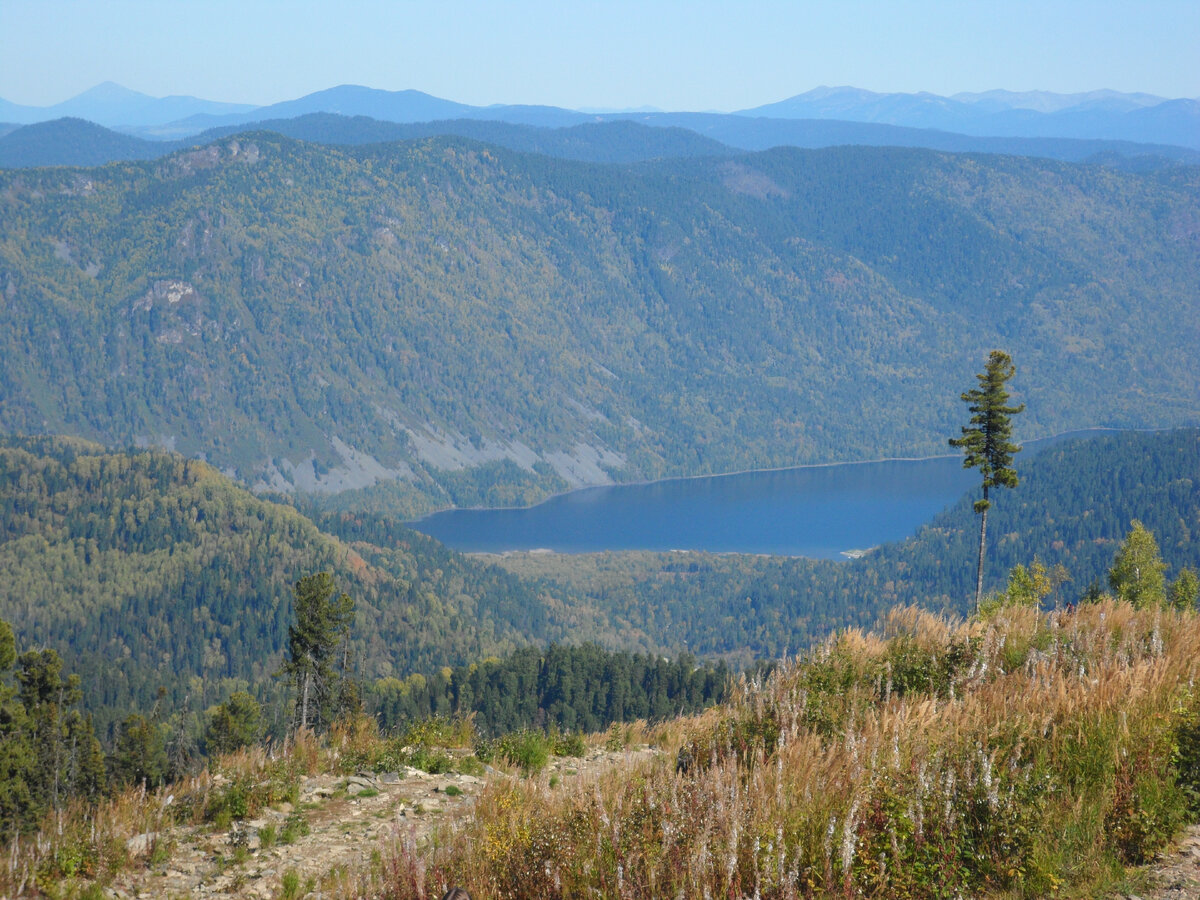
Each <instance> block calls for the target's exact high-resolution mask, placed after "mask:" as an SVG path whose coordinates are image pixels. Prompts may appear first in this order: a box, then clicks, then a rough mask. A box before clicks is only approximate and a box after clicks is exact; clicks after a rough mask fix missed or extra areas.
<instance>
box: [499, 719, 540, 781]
mask: <svg viewBox="0 0 1200 900" xmlns="http://www.w3.org/2000/svg"><path fill="white" fill-rule="evenodd" d="M498 750H499V754H500V755H501V756H503V757H504V758H505V759H506V760H508V761H509V762H510V763H512V764H513V765H515V766H518V767H520V769H521V771H522V772H524V773H525V774H526V775H531V774H533V773H535V772H540V771H542V769H544V768H545V767H546V763H547V762H549V761H550V739H549V738H548V737H546V735H544V734H542V733H541V732H540V731H531V730H523V731H514V732H512V733H510V734H506V735H504V737H502V738H500V741H499V747H498Z"/></svg>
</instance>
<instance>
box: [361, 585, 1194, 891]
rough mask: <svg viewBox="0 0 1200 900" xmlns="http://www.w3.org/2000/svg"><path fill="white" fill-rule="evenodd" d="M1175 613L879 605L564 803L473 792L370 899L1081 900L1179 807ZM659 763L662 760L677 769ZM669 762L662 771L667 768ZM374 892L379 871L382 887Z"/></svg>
mask: <svg viewBox="0 0 1200 900" xmlns="http://www.w3.org/2000/svg"><path fill="white" fill-rule="evenodd" d="M1197 651H1200V619H1198V618H1197V616H1196V615H1195V614H1192V613H1186V614H1177V613H1173V612H1169V611H1161V610H1146V611H1135V610H1133V609H1132V608H1131V607H1129V606H1128V605H1125V604H1120V603H1116V602H1111V601H1108V602H1102V603H1099V604H1096V605H1093V606H1085V607H1081V608H1079V609H1078V610H1074V611H1072V612H1055V613H1050V614H1044V613H1041V612H1039V611H1037V610H1035V609H1032V608H1025V607H1016V606H1010V607H1001V608H1000V609H998V610H995V611H993V612H992V613H991V615H990V618H989V620H988V621H972V622H961V621H950V620H947V619H944V618H940V617H937V616H933V615H931V614H929V613H926V612H922V611H920V610H917V609H912V608H908V609H900V610H896V611H895V612H893V614H892V615H891V616H890V617H889V618H888V620H887V622H886V623H885V625H884V627H883V629H882V634H881V635H878V636H877V635H871V634H864V633H862V632H859V631H849V632H845V633H842V634H839V635H836V636H834V637H832V638H831V639H829V640H828V641H827V642H825V643H824V644H823V645H822V646H821V647H819V648H817V649H816V650H815V651H814V652H813V653H812V654H811V655H810V656H809V657H808V658H807V659H805V660H801V661H792V662H790V663H786V664H784V665H783V666H782V667H781V668H780V669H779V670H778V671H777V672H775V673H774V675H773V676H772V677H770V678H769V679H768V680H767V681H766V682H765V683H762V684H758V683H752V682H743V683H742V684H741V685H739V689H738V691H737V692H736V697H735V699H734V700H733V701H731V702H730V703H729V704H728V705H726V706H725V707H722V708H720V709H717V710H710V711H708V712H706V713H704V714H702V715H700V716H696V717H693V718H690V719H686V720H677V721H674V722H670V723H665V724H663V725H660V726H657V727H655V728H652V729H650V730H649V732H648V733H647V737H648V738H649V739H650V740H652V741H653V742H654V743H655V744H656V745H658V746H660V747H662V748H664V749H667V750H669V751H672V753H669V754H668V755H667V756H666V758H665V759H660V760H659V761H657V762H654V763H649V764H645V765H642V766H640V767H637V768H635V769H631V770H617V771H613V772H611V773H609V774H607V775H605V776H602V777H599V778H597V779H594V780H592V781H590V782H586V783H583V784H581V785H579V786H577V787H576V788H575V789H574V790H571V791H569V792H568V791H564V790H562V789H561V788H559V789H556V790H551V789H550V788H549V786H548V784H547V783H546V782H545V781H539V780H537V779H529V780H527V781H525V782H522V783H519V784H511V783H504V784H497V785H492V786H490V787H489V788H488V790H487V791H486V792H485V793H484V794H483V796H482V797H481V799H480V802H479V806H478V808H477V810H476V813H475V815H474V816H473V817H472V819H471V820H470V821H467V822H465V823H463V824H462V825H461V826H459V827H456V828H454V829H449V830H447V831H445V832H444V833H442V834H440V835H438V837H437V839H436V840H435V841H433V842H431V843H430V845H429V846H427V847H422V848H416V847H412V846H399V845H398V846H397V847H395V848H393V850H392V855H391V856H390V857H389V859H388V861H387V862H386V864H385V866H384V869H383V875H384V876H386V873H388V872H391V873H393V874H395V873H401V872H409V873H411V872H414V871H417V870H418V869H419V870H420V872H421V873H422V875H421V879H420V883H419V884H418V882H417V881H416V880H414V879H413V878H411V877H410V878H401V877H393V878H392V879H391V880H390V881H389V880H388V879H387V877H383V882H382V883H381V885H380V887H381V889H385V892H386V895H387V896H390V897H395V898H408V897H428V896H435V895H436V893H437V891H438V890H440V889H442V888H443V887H444V886H445V885H447V884H450V883H459V884H465V885H466V886H467V887H468V888H470V889H471V890H472V891H473V893H475V894H476V895H478V896H482V897H488V898H503V897H512V898H517V897H520V898H540V897H547V898H559V897H589V896H601V897H675V896H682V897H763V898H767V897H779V898H791V897H814V896H879V897H940V896H955V895H963V896H970V895H981V894H988V893H997V894H1006V895H1010V896H1042V895H1046V894H1050V893H1055V892H1067V893H1069V892H1070V891H1075V892H1077V893H1078V894H1081V895H1086V893H1087V892H1088V891H1090V890H1093V889H1095V888H1096V886H1097V885H1100V884H1103V883H1104V882H1105V880H1106V879H1109V878H1111V877H1112V875H1113V873H1114V872H1117V871H1120V867H1121V865H1122V864H1127V863H1134V862H1139V861H1141V860H1142V859H1144V858H1146V856H1147V855H1148V854H1150V853H1152V852H1153V851H1154V850H1155V849H1156V848H1157V847H1158V846H1161V844H1162V843H1163V842H1164V841H1166V840H1167V839H1168V838H1169V836H1170V835H1171V833H1172V832H1173V831H1174V830H1175V829H1176V828H1177V827H1178V826H1179V825H1180V824H1181V822H1182V821H1183V819H1184V816H1185V815H1186V814H1188V802H1189V797H1188V796H1187V795H1186V793H1185V792H1184V790H1183V788H1182V786H1181V783H1180V781H1181V779H1182V781H1183V782H1185V783H1186V782H1187V779H1188V778H1194V777H1196V776H1197V775H1200V773H1196V772H1181V771H1180V768H1179V767H1180V760H1179V758H1178V756H1179V754H1178V752H1177V746H1176V743H1177V738H1178V735H1179V733H1180V732H1179V730H1178V729H1179V726H1180V723H1181V722H1182V721H1184V719H1185V718H1186V716H1187V715H1192V714H1194V711H1195V708H1196V701H1195V700H1194V699H1193V697H1192V694H1191V691H1190V685H1191V684H1192V683H1193V681H1194V677H1195V674H1196V667H1197V663H1198V661H1200V653H1198V652H1197ZM675 751H679V755H678V757H676V756H675V755H674V752H675ZM676 759H678V760H680V764H679V765H676V764H675V761H676ZM381 877H382V876H381Z"/></svg>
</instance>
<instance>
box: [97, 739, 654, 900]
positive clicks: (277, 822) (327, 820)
mask: <svg viewBox="0 0 1200 900" xmlns="http://www.w3.org/2000/svg"><path fill="white" fill-rule="evenodd" d="M655 753H656V751H654V750H651V749H649V748H647V747H639V748H635V749H630V750H625V751H621V752H616V753H612V752H604V751H599V750H593V751H591V752H589V754H588V755H587V756H586V757H584V758H580V759H576V758H570V757H564V758H557V757H556V758H553V759H552V760H551V762H550V764H549V766H547V768H546V771H545V773H544V777H550V776H557V777H558V778H559V780H560V781H562V782H563V783H564V784H566V783H568V780H573V779H574V778H576V777H586V776H587V775H589V774H594V773H596V772H598V771H600V770H601V769H603V768H606V767H608V766H610V765H613V764H620V765H622V766H628V765H634V764H636V763H635V760H636V759H638V758H648V757H651V756H653V755H654V754H655ZM511 777H514V776H511V775H506V774H504V773H501V772H496V771H494V770H493V771H491V772H490V774H487V775H485V776H484V777H482V778H476V777H474V776H470V775H457V774H447V775H429V774H427V773H425V772H420V771H418V770H416V769H406V770H405V771H404V772H401V773H396V774H382V773H381V774H376V773H364V774H361V775H355V776H351V777H344V776H342V777H339V776H333V775H318V776H314V777H309V778H304V779H303V780H302V781H301V784H300V797H299V800H298V802H297V804H296V806H295V808H293V807H292V805H291V804H287V803H284V804H280V805H279V806H278V807H277V808H274V809H270V810H266V811H264V812H263V813H262V814H261V815H260V816H259V818H257V819H253V820H248V821H246V822H242V823H237V824H236V825H235V826H234V827H233V828H232V829H229V830H219V831H218V830H213V829H212V828H210V827H186V828H185V827H178V828H173V829H171V830H170V831H169V832H165V833H164V834H162V835H159V836H157V837H158V840H157V847H158V852H157V853H156V854H155V855H154V858H153V860H151V859H147V858H146V857H147V856H148V855H149V854H150V853H151V852H152V850H153V849H154V842H153V841H152V840H151V839H150V838H149V837H148V836H141V837H139V838H134V839H132V840H131V841H130V850H131V853H132V855H135V856H141V857H142V859H143V861H144V863H145V864H144V865H141V866H138V865H135V866H134V867H133V868H131V869H129V870H127V871H125V872H123V873H122V874H121V875H120V876H118V877H117V878H116V879H115V881H114V882H113V883H112V884H111V885H109V887H108V888H107V889H106V890H105V896H107V897H112V898H120V900H133V898H139V900H140V898H187V897H211V896H222V897H250V898H275V897H278V896H280V893H281V887H282V883H283V879H284V876H285V874H286V873H288V872H289V871H292V872H295V873H296V878H297V881H298V883H299V884H300V885H301V886H303V885H305V884H306V883H308V884H310V885H311V886H312V887H314V888H319V887H320V886H321V884H322V881H323V880H324V879H326V878H327V877H329V876H330V874H331V873H333V872H335V871H337V870H338V869H341V870H342V871H345V872H355V871H359V870H361V869H365V868H366V867H367V866H369V865H370V863H371V857H372V854H373V853H374V852H382V851H384V850H386V848H387V845H388V843H390V842H391V841H392V840H393V839H394V838H395V837H396V836H397V835H400V834H412V835H413V836H414V837H415V838H416V840H418V841H420V840H421V839H422V838H424V837H425V836H426V835H428V834H429V832H430V831H431V830H432V829H433V828H434V826H435V825H437V824H438V823H442V822H446V821H448V820H450V819H452V818H453V817H455V816H459V815H463V814H465V813H468V812H469V811H470V809H471V807H472V806H473V804H474V800H475V798H476V797H477V796H478V794H479V792H480V791H481V790H482V789H483V787H484V785H485V784H486V783H487V780H488V779H489V778H511ZM301 821H302V822H303V823H304V824H303V827H301V828H297V827H296V826H297V824H298V823H299V822H301ZM289 822H291V823H292V827H291V829H290V831H291V834H288V831H289ZM305 831H306V832H307V833H304V832H305ZM303 893H304V891H303V890H302V892H301V895H303Z"/></svg>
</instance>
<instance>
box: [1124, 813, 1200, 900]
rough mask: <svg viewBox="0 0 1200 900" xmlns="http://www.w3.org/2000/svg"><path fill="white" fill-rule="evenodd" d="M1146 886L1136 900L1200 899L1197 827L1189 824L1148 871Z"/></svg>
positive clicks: (1198, 834)
mask: <svg viewBox="0 0 1200 900" xmlns="http://www.w3.org/2000/svg"><path fill="white" fill-rule="evenodd" d="M1147 883H1148V885H1149V886H1148V887H1147V888H1146V889H1145V890H1143V891H1142V892H1141V893H1138V894H1136V895H1127V896H1136V897H1137V898H1138V900H1194V898H1200V825H1192V826H1190V827H1189V828H1188V829H1187V830H1186V831H1184V833H1183V835H1181V836H1180V838H1179V840H1178V841H1177V842H1176V843H1175V844H1173V845H1172V847H1171V849H1170V850H1169V851H1167V852H1166V853H1164V854H1163V855H1162V856H1161V857H1159V859H1157V860H1156V861H1155V862H1154V863H1153V864H1152V865H1151V866H1150V867H1149V870H1148V872H1147Z"/></svg>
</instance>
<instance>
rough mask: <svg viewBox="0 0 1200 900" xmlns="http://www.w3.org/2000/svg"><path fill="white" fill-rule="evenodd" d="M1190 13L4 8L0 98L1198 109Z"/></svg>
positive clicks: (191, 2)
mask: <svg viewBox="0 0 1200 900" xmlns="http://www.w3.org/2000/svg"><path fill="white" fill-rule="evenodd" d="M1197 48H1200V0H1138V2H1127V0H1120V2H1107V0H1040V2H1025V0H1004V2H970V0H958V2H948V0H942V2H933V0H878V2H864V0H829V2H824V3H808V2H766V0H763V2H756V0H745V2H741V3H732V2H728V3H717V2H707V0H691V2H683V0H679V2H676V0H662V2H656V0H642V2H627V0H597V2H571V0H557V2H554V0H510V2H491V3H484V2H471V0H428V2H421V3H412V2H406V0H358V2H356V0H344V2H340V3H336V4H334V3H330V2H315V0H292V2H267V0H0V97H3V98H4V99H6V100H10V101H13V102H16V103H24V104H30V105H39V106H41V105H48V104H52V103H56V102H58V101H61V100H65V99H67V98H68V97H71V96H73V95H75V94H78V93H79V92H81V91H83V90H86V89H87V88H89V87H92V86H94V85H96V84H98V83H100V82H102V81H116V82H118V83H120V84H123V85H125V86H126V87H129V88H133V89H135V90H139V91H143V92H145V93H148V94H152V95H155V96H163V95H166V94H191V95H194V96H199V97H204V98H207V99H211V100H228V101H236V102H243V103H256V104H266V103H272V102H275V101H278V100H285V99H290V98H293V97H297V96H301V95H303V94H306V93H309V92H312V91H315V90H320V89H322V88H326V87H331V86H333V85H336V84H346V83H354V84H365V85H368V86H370V87H377V88H384V89H387V90H400V89H404V88H416V89H418V90H423V91H426V92H428V93H431V94H435V95H437V96H440V97H445V98H447V99H451V100H458V101H461V102H464V103H472V104H487V103H515V102H521V103H546V104H553V105H558V106H568V107H636V106H642V105H650V106H656V107H660V108H665V109H692V110H695V109H718V110H733V109H740V108H745V107H750V106H757V105H759V104H762V103H769V102H773V101H776V100H781V99H783V98H785V97H788V96H791V95H793V94H797V93H800V92H802V91H805V90H808V89H810V88H813V87H816V86H818V85H821V84H828V85H841V84H851V85H855V86H857V87H863V88H868V89H871V90H876V91H919V90H927V91H932V92H934V93H940V94H951V93H955V92H957V91H978V90H987V89H990V88H1007V89H1010V90H1032V89H1041V90H1052V91H1060V92H1075V91H1086V90H1092V89H1096V88H1113V89H1116V90H1122V91H1145V92H1148V93H1152V94H1160V95H1163V96H1168V97H1200V51H1198V50H1197Z"/></svg>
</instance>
